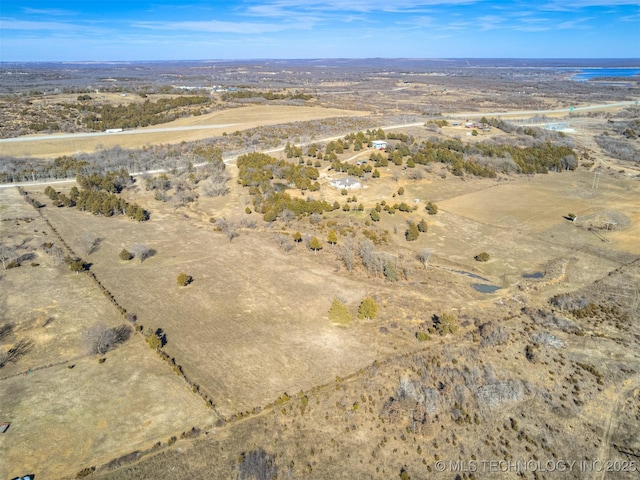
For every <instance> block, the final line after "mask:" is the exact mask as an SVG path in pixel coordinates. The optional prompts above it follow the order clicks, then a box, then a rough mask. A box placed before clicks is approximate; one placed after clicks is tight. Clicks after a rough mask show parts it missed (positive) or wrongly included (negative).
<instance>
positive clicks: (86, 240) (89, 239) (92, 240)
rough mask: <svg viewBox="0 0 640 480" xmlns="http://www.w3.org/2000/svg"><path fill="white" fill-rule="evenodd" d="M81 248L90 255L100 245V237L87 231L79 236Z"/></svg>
mask: <svg viewBox="0 0 640 480" xmlns="http://www.w3.org/2000/svg"><path fill="white" fill-rule="evenodd" d="M80 244H81V245H82V249H83V250H84V252H85V253H86V254H87V255H91V254H92V253H93V252H95V251H96V250H97V249H98V247H99V246H100V238H98V237H97V236H96V235H95V234H93V233H91V232H87V233H85V234H84V235H82V237H81V238H80Z"/></svg>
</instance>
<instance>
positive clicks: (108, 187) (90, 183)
mask: <svg viewBox="0 0 640 480" xmlns="http://www.w3.org/2000/svg"><path fill="white" fill-rule="evenodd" d="M76 181H77V182H78V185H80V186H81V187H82V188H84V189H86V190H104V191H106V192H111V193H120V192H121V191H122V190H123V189H124V188H125V187H126V186H128V185H130V184H132V183H133V178H131V175H129V172H127V171H126V170H125V169H124V168H120V169H119V170H117V171H110V172H106V173H92V174H90V175H78V176H77V177H76Z"/></svg>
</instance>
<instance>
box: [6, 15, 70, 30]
mask: <svg viewBox="0 0 640 480" xmlns="http://www.w3.org/2000/svg"><path fill="white" fill-rule="evenodd" d="M77 29H78V27H77V25H74V24H72V23H64V22H38V21H28V20H16V19H15V18H6V17H4V18H0V30H28V31H35V32H40V31H43V30H47V31H52V30H55V31H58V30H59V31H71V30H77Z"/></svg>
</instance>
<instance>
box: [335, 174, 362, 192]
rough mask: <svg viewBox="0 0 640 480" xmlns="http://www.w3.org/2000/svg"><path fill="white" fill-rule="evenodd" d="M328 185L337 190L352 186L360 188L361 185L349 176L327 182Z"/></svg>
mask: <svg viewBox="0 0 640 480" xmlns="http://www.w3.org/2000/svg"><path fill="white" fill-rule="evenodd" d="M329 185H331V186H332V187H335V188H337V189H338V190H353V189H354V188H360V187H361V186H362V185H361V184H360V182H359V181H357V180H356V179H355V178H351V177H345V178H338V179H336V180H332V181H331V182H329Z"/></svg>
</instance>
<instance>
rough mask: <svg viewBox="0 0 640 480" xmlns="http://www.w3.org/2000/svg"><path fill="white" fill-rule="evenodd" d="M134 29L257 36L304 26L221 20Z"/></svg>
mask: <svg viewBox="0 0 640 480" xmlns="http://www.w3.org/2000/svg"><path fill="white" fill-rule="evenodd" d="M131 26H132V27H134V28H143V29H150V30H175V31H179V32H183V33H187V32H209V33H238V34H248V35H255V34H260V33H273V32H281V31H284V30H291V29H301V28H304V25H301V24H300V23H298V22H296V23H295V24H290V23H286V24H285V23H257V22H224V21H219V20H206V21H193V22H189V21H185V22H135V23H132V24H131Z"/></svg>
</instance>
